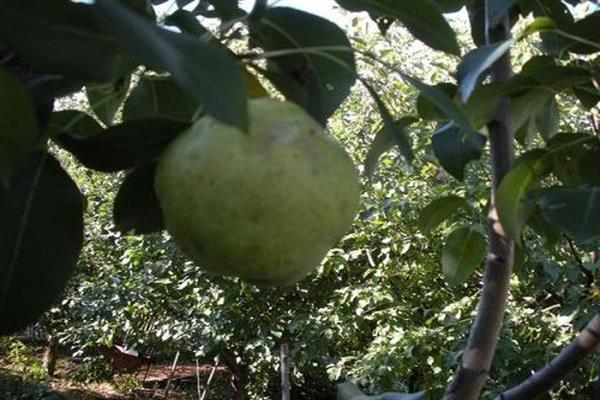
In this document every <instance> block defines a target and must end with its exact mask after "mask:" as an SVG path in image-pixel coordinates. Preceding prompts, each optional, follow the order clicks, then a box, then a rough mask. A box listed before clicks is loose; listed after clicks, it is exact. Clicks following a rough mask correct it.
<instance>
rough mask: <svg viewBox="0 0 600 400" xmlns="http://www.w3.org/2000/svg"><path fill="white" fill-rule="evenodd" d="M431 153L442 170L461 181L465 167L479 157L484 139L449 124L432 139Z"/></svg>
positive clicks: (478, 134) (477, 134)
mask: <svg viewBox="0 0 600 400" xmlns="http://www.w3.org/2000/svg"><path fill="white" fill-rule="evenodd" d="M432 143H433V152H434V154H435V156H436V157H437V159H438V160H439V162H440V164H441V165H442V167H444V169H445V170H446V171H447V172H448V173H449V174H450V175H452V176H453V177H455V178H456V179H458V180H459V181H462V180H463V179H464V175H465V166H466V165H467V164H468V163H469V162H471V161H473V160H477V159H479V158H480V157H481V152H482V151H483V147H484V146H485V143H486V137H485V136H483V135H482V134H480V133H478V132H473V131H463V130H461V129H460V128H459V127H457V126H455V125H452V124H449V125H446V126H445V127H443V128H442V129H440V130H438V131H437V132H436V133H435V134H434V135H433V138H432Z"/></svg>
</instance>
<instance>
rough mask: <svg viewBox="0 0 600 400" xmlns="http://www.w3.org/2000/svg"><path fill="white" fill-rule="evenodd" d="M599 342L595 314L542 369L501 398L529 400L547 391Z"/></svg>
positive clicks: (599, 327)
mask: <svg viewBox="0 0 600 400" xmlns="http://www.w3.org/2000/svg"><path fill="white" fill-rule="evenodd" d="M598 344H600V314H596V315H595V316H594V318H593V319H592V320H591V321H590V322H589V323H588V325H587V326H586V327H585V329H584V330H583V331H581V333H580V334H579V336H577V338H576V339H575V340H574V341H573V342H571V344H569V345H568V346H567V347H565V349H564V350H563V351H561V352H560V354H559V355H558V356H556V357H555V358H554V359H553V360H552V361H550V362H549V363H548V364H547V365H546V366H545V367H544V368H543V369H541V370H540V371H538V372H536V373H535V374H533V375H532V376H531V377H529V379H527V380H526V381H524V382H523V383H521V384H519V385H517V386H515V387H514V388H512V389H509V390H507V391H505V392H503V393H502V394H501V395H500V398H501V399H502V400H529V399H535V398H537V397H538V396H540V395H542V394H544V393H546V392H548V391H549V390H550V389H551V388H552V386H554V385H555V384H556V383H558V382H560V381H561V380H562V379H563V378H564V377H565V376H567V375H568V374H569V373H571V372H572V371H573V370H574V369H575V368H576V367H577V365H578V364H579V362H581V360H583V359H584V358H585V357H586V356H588V355H589V354H590V353H591V352H592V351H594V349H595V348H596V347H598Z"/></svg>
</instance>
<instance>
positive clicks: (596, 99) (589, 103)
mask: <svg viewBox="0 0 600 400" xmlns="http://www.w3.org/2000/svg"><path fill="white" fill-rule="evenodd" d="M573 92H574V93H575V96H577V99H578V100H579V102H580V103H581V105H582V106H583V108H585V109H586V110H588V111H589V110H590V109H592V108H593V107H595V106H596V105H597V104H598V103H600V90H598V89H596V87H595V86H594V83H593V82H592V81H591V80H590V81H589V82H584V83H582V84H581V85H577V86H574V87H573Z"/></svg>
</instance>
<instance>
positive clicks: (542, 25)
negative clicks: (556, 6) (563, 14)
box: [519, 17, 556, 40]
mask: <svg viewBox="0 0 600 400" xmlns="http://www.w3.org/2000/svg"><path fill="white" fill-rule="evenodd" d="M553 29H556V23H554V21H552V19H550V18H548V17H537V18H535V19H534V20H533V21H532V22H531V23H529V25H527V27H525V29H524V30H523V32H521V35H520V36H519V40H521V39H525V38H526V37H527V36H529V35H533V34H534V33H537V32H542V31H548V30H553Z"/></svg>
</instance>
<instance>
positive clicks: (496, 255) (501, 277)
mask: <svg viewBox="0 0 600 400" xmlns="http://www.w3.org/2000/svg"><path fill="white" fill-rule="evenodd" d="M509 26H510V25H509V22H508V18H507V17H505V18H504V20H503V21H502V22H501V23H500V24H499V25H498V26H497V27H494V28H493V30H491V31H489V32H488V33H489V35H488V36H489V37H490V38H491V39H493V40H494V41H500V40H505V39H507V38H508V37H509V35H510V27H509ZM511 75H512V68H511V65H510V55H509V54H508V53H507V54H505V55H504V56H503V57H501V58H500V59H499V60H498V61H497V62H496V63H495V64H494V65H493V66H492V80H493V82H495V83H500V82H506V81H507V80H508V79H510V77H511ZM508 106H509V101H508V99H503V100H501V101H500V103H499V104H498V106H497V107H496V110H495V112H494V116H493V118H492V120H491V121H490V122H489V123H488V131H489V137H490V152H491V163H492V207H490V214H489V216H488V232H489V246H488V256H487V262H486V269H485V276H484V285H483V291H482V294H481V300H480V302H479V306H478V310H477V316H476V317H475V322H474V323H473V326H472V328H471V334H470V336H469V341H468V343H467V347H466V349H465V352H464V354H463V358H462V361H461V364H460V366H459V368H458V371H457V373H456V376H455V377H454V380H453V381H452V382H451V383H450V385H448V387H447V388H446V393H445V395H444V398H445V399H457V400H458V399H460V400H471V399H477V398H478V397H479V394H480V393H481V390H482V389H483V386H484V384H485V381H486V379H487V377H488V373H489V369H490V367H491V365H492V360H493V357H494V353H495V351H496V345H497V341H498V336H499V333H500V328H501V327H502V320H503V317H504V311H505V308H506V300H507V298H508V291H509V286H510V275H511V270H512V264H513V259H514V242H513V241H512V240H510V239H509V238H508V237H507V236H506V234H505V233H504V230H503V228H502V225H501V224H500V221H499V220H498V215H497V212H496V209H495V206H494V204H495V200H494V199H495V193H496V190H497V188H498V185H499V184H500V182H501V181H502V178H503V177H504V176H505V175H506V174H507V173H508V171H509V170H510V168H511V166H512V162H513V159H514V147H513V142H514V132H513V130H512V129H511V127H510V126H509V122H508V121H509V118H508Z"/></svg>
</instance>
